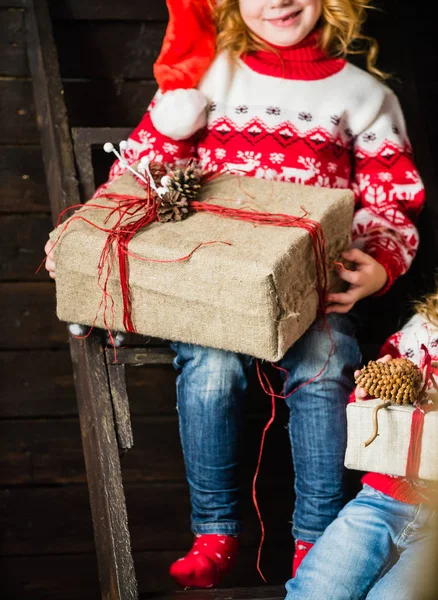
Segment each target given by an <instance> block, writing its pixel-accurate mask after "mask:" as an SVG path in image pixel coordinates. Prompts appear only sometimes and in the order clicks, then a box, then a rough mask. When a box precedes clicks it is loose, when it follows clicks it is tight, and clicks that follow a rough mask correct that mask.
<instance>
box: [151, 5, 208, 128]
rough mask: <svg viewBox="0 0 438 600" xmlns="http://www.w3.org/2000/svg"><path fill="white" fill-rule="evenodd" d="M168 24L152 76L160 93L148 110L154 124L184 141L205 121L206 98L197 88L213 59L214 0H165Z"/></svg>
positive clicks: (203, 124) (202, 125) (205, 122)
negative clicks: (151, 107)
mask: <svg viewBox="0 0 438 600" xmlns="http://www.w3.org/2000/svg"><path fill="white" fill-rule="evenodd" d="M166 4H167V8H168V11H169V24H168V26H167V29H166V33H165V36H164V41H163V45H162V48H161V52H160V55H159V57H158V59H157V60H156V62H155V64H154V76H155V79H156V81H157V83H158V87H159V88H160V90H161V92H162V96H161V97H160V98H159V99H158V100H157V103H156V104H155V106H154V107H153V109H152V110H151V113H150V114H151V119H152V123H153V125H154V127H155V128H156V129H157V130H158V131H159V132H160V133H162V134H164V135H166V136H168V137H170V138H172V139H174V140H183V139H186V138H188V137H190V136H191V135H193V134H194V133H195V132H196V131H197V130H198V129H201V128H202V127H204V126H205V125H206V124H207V103H208V101H207V98H206V97H205V96H204V95H203V94H202V93H201V92H200V91H199V90H197V89H195V87H196V85H197V84H198V83H199V81H200V80H201V78H202V76H203V75H204V73H205V72H206V71H207V69H208V67H209V66H210V65H211V63H212V62H213V59H214V56H215V46H216V30H215V26H214V22H213V0H166Z"/></svg>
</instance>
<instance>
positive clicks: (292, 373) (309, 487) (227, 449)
mask: <svg viewBox="0 0 438 600" xmlns="http://www.w3.org/2000/svg"><path fill="white" fill-rule="evenodd" d="M327 317H328V322H329V325H330V330H331V334H332V337H333V340H334V343H335V352H334V355H333V356H332V357H331V359H330V361H329V364H328V366H327V367H326V369H325V371H324V372H323V374H322V375H321V376H320V377H319V378H317V379H316V380H315V381H314V382H312V383H310V384H308V385H305V386H303V387H302V388H301V389H299V390H298V391H297V392H296V393H294V394H293V395H292V396H290V397H289V398H288V399H287V400H286V402H287V405H288V407H289V409H290V421H289V435H290V440H291V445H292V457H293V463H294V471H295V492H296V502H295V509H294V514H293V527H292V534H293V536H294V537H295V538H296V539H301V540H303V541H307V542H315V541H316V539H317V538H318V537H319V536H320V535H321V534H322V533H323V531H324V529H325V528H326V527H327V526H328V525H329V524H330V523H331V522H332V520H333V519H334V518H335V517H336V516H337V514H338V512H339V510H340V509H341V508H342V506H343V505H344V481H343V479H344V454H345V446H346V431H347V425H346V410H345V406H346V404H347V401H348V396H349V394H350V392H351V390H352V388H353V372H354V370H355V369H356V368H357V367H358V366H359V364H360V360H361V356H360V351H359V348H358V344H357V342H356V339H355V337H354V333H355V323H354V320H353V318H352V317H351V316H349V315H338V314H329V315H327ZM172 347H173V349H174V350H175V351H176V353H177V356H176V358H175V360H174V366H175V367H176V368H178V369H180V370H181V372H180V374H179V376H178V378H177V399H178V405H177V406H178V414H179V424H180V435H181V442H182V447H183V453H184V460H185V466H186V475H187V480H188V483H189V488H190V498H191V504H192V514H191V521H192V530H193V532H194V533H222V534H228V535H230V534H231V535H232V534H237V533H239V532H240V530H241V519H240V511H239V501H238V497H239V462H240V450H241V432H242V429H243V428H242V418H243V399H244V395H245V391H246V388H247V378H248V375H249V372H250V370H251V369H252V368H253V367H254V362H255V361H254V359H253V358H251V357H249V356H246V355H241V354H235V353H233V352H226V351H223V350H215V349H212V348H206V347H202V346H197V345H194V344H184V343H176V344H173V345H172ZM329 350H330V340H329V337H328V335H327V331H326V330H325V329H324V328H322V327H321V323H320V322H315V323H314V324H313V326H312V327H311V328H310V329H308V331H307V332H306V333H305V334H304V336H302V337H301V338H300V339H299V340H298V341H297V342H296V343H295V344H294V345H293V346H292V348H290V349H289V351H288V352H287V353H286V355H285V356H284V357H283V359H282V360H281V361H279V363H278V364H279V365H280V366H281V367H282V368H283V369H285V370H286V371H287V373H288V378H286V380H285V385H284V393H285V394H286V395H287V394H288V393H289V392H290V391H292V390H293V389H294V388H295V387H296V386H298V385H300V384H302V383H304V382H306V381H308V380H309V379H311V378H312V377H314V376H315V375H316V374H317V373H318V372H319V371H320V370H321V369H322V367H323V365H324V363H325V362H326V360H327V357H328V355H329Z"/></svg>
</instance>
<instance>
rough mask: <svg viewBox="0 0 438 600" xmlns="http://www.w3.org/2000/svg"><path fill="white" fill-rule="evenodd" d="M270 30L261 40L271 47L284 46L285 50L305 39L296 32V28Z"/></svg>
mask: <svg viewBox="0 0 438 600" xmlns="http://www.w3.org/2000/svg"><path fill="white" fill-rule="evenodd" d="M270 29H271V31H269V32H268V31H267V32H266V35H265V36H264V38H263V39H264V40H265V42H268V44H272V45H273V46H284V47H285V48H287V47H288V46H294V45H295V44H298V43H299V42H301V40H302V39H304V37H305V36H304V35H300V33H299V32H297V31H296V28H293V27H290V28H285V27H279V28H275V29H274V27H272V26H271V27H270ZM272 30H273V31H272Z"/></svg>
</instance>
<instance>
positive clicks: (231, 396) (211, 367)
mask: <svg viewBox="0 0 438 600" xmlns="http://www.w3.org/2000/svg"><path fill="white" fill-rule="evenodd" d="M173 348H174V349H175V350H176V351H177V356H176V358H175V361H174V365H175V366H176V367H177V368H180V369H181V372H180V374H179V376H178V378H177V402H178V404H177V406H178V415H179V426H180V435H181V443H182V447H183V453H184V461H185V466H186V475H187V480H188V483H189V486H190V497H191V502H192V530H193V533H196V534H204V533H216V534H218V533H220V534H232V535H234V534H237V533H239V531H240V528H241V523H240V513H239V507H238V479H239V460H240V449H241V434H242V410H243V402H242V400H243V397H244V393H245V390H246V387H247V377H246V367H247V366H248V365H249V362H250V359H249V358H248V359H247V358H246V357H242V356H241V355H238V354H235V353H233V352H225V351H222V350H215V349H213V348H205V347H202V346H197V345H195V344H182V343H178V344H174V345H173Z"/></svg>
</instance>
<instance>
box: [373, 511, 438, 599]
mask: <svg viewBox="0 0 438 600" xmlns="http://www.w3.org/2000/svg"><path fill="white" fill-rule="evenodd" d="M417 509H418V513H417V514H416V515H415V519H414V520H413V522H411V523H409V525H408V526H407V527H406V528H405V529H404V531H403V532H402V534H401V535H400V536H399V539H398V540H396V541H397V550H398V551H399V552H400V553H401V556H400V558H399V560H398V561H397V563H396V564H395V565H394V566H393V567H392V569H391V570H390V571H388V573H386V575H384V576H383V577H382V578H381V579H380V580H379V581H378V582H377V583H376V585H375V586H374V587H373V588H372V590H371V591H370V592H369V594H368V596H367V597H366V598H367V600H382V598H384V599H385V600H416V599H417V598H422V597H424V598H426V597H427V598H432V597H435V596H433V595H432V594H431V592H432V591H433V590H431V588H430V586H431V585H432V584H433V582H435V581H436V579H435V575H436V570H437V559H438V556H437V551H438V543H437V523H436V515H434V514H433V511H432V510H431V509H430V508H428V507H427V506H425V505H420V506H419V507H417ZM434 591H435V592H437V590H434Z"/></svg>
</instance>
